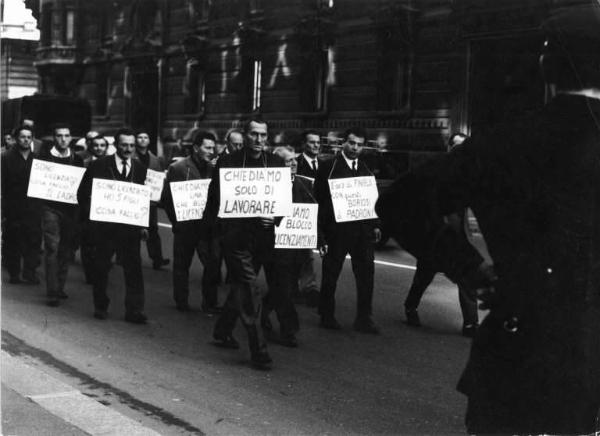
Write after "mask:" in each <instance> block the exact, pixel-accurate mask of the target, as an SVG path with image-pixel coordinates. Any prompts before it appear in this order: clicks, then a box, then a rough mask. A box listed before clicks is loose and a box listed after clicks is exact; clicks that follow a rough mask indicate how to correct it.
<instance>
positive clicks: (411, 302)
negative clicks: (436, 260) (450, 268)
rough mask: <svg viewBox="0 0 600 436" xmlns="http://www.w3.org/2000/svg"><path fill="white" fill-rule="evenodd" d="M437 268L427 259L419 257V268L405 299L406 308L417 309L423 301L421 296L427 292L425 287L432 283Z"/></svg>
mask: <svg viewBox="0 0 600 436" xmlns="http://www.w3.org/2000/svg"><path fill="white" fill-rule="evenodd" d="M435 273H436V271H435V268H434V267H433V265H432V264H431V263H430V262H428V261H425V260H421V259H417V270H416V271H415V275H414V276H413V281H412V284H411V286H410V289H409V291H408V296H407V297H406V300H405V301H404V307H405V309H406V310H416V309H417V307H419V303H420V302H421V297H423V294H424V293H425V289H427V287H428V286H429V285H430V284H431V282H432V281H433V278H434V277H435Z"/></svg>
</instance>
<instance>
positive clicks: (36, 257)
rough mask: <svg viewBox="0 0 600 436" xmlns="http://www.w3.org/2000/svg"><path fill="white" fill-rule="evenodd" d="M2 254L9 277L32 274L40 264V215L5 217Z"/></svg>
mask: <svg viewBox="0 0 600 436" xmlns="http://www.w3.org/2000/svg"><path fill="white" fill-rule="evenodd" d="M2 242H3V245H2V255H3V256H4V264H5V266H6V269H7V270H8V274H9V276H10V277H11V278H14V279H17V278H19V277H20V275H21V262H22V263H23V266H22V271H23V275H26V276H28V275H34V274H35V270H36V269H37V267H38V266H39V265H40V251H41V246H42V229H41V222H40V216H39V215H37V216H35V217H29V218H26V217H25V218H19V219H14V218H7V219H6V222H5V223H4V228H3V233H2Z"/></svg>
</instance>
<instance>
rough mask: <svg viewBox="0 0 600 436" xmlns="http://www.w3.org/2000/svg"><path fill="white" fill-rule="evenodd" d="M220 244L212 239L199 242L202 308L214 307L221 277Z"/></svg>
mask: <svg viewBox="0 0 600 436" xmlns="http://www.w3.org/2000/svg"><path fill="white" fill-rule="evenodd" d="M220 251H221V250H220V243H219V241H218V240H217V239H216V238H214V239H210V240H209V241H203V240H200V241H199V242H198V244H197V253H198V257H199V258H200V261H201V262H202V266H203V267H204V270H203V271H202V306H203V307H216V306H217V305H218V301H217V297H218V291H219V282H220V277H221V259H220V256H221V255H220Z"/></svg>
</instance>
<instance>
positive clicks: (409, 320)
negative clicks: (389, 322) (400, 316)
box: [405, 309, 421, 327]
mask: <svg viewBox="0 0 600 436" xmlns="http://www.w3.org/2000/svg"><path fill="white" fill-rule="evenodd" d="M405 313H406V325H409V326H411V327H421V320H420V319H419V312H417V309H410V310H408V309H407V310H406V311H405Z"/></svg>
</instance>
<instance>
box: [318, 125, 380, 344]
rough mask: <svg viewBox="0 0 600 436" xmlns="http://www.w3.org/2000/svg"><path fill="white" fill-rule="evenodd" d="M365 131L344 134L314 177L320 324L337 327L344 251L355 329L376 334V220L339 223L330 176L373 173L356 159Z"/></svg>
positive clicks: (359, 130)
mask: <svg viewBox="0 0 600 436" xmlns="http://www.w3.org/2000/svg"><path fill="white" fill-rule="evenodd" d="M365 139H366V132H365V131H364V130H362V129H360V128H351V129H349V130H347V131H346V133H345V134H344V143H343V149H342V152H341V153H340V154H338V155H337V156H336V157H335V158H334V159H332V160H330V161H328V162H325V163H323V164H322V165H321V167H320V168H319V171H318V173H317V178H316V180H315V196H316V198H317V201H318V202H319V223H320V228H321V229H322V231H323V240H322V241H321V243H320V247H321V248H320V251H321V254H322V256H323V269H322V271H323V272H322V281H321V294H320V301H319V314H320V315H321V324H320V325H321V327H323V328H326V329H331V330H339V329H340V328H341V326H340V324H339V323H338V322H337V320H336V319H335V316H334V313H335V288H336V284H337V280H338V277H339V275H340V272H341V270H342V267H343V266H344V260H345V258H346V255H347V254H348V253H350V256H351V257H352V270H353V272H354V276H355V277H356V289H357V294H358V295H357V304H356V319H355V321H354V329H355V330H356V331H359V332H361V333H371V334H378V333H379V329H378V328H377V326H376V325H375V324H374V323H373V321H372V319H371V304H372V299H373V281H374V274H375V268H374V259H375V258H374V248H373V244H374V243H375V242H378V241H379V239H380V238H381V231H380V230H379V222H378V220H376V219H375V220H374V219H369V220H360V221H349V222H342V223H338V222H336V220H335V216H334V210H333V203H332V201H331V192H330V189H329V182H328V181H329V179H339V178H347V177H361V176H371V175H373V173H372V172H371V170H369V168H368V167H367V166H366V165H365V164H364V162H362V161H361V160H359V155H360V152H361V151H362V148H363V146H364V143H365Z"/></svg>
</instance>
